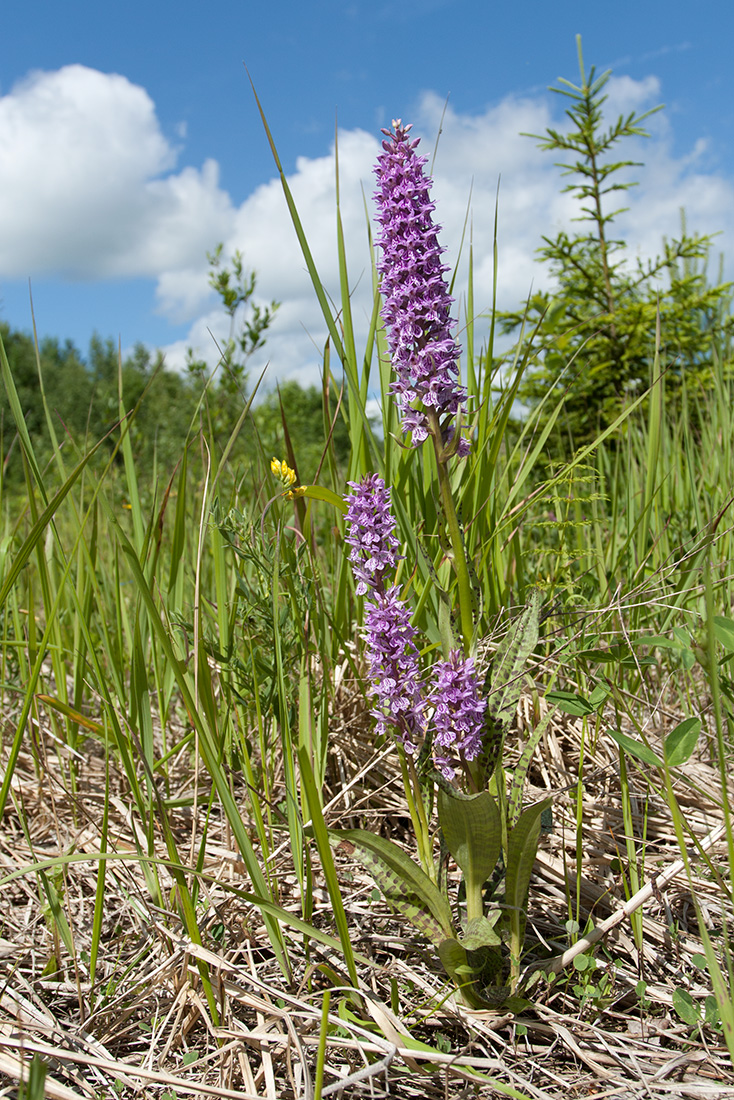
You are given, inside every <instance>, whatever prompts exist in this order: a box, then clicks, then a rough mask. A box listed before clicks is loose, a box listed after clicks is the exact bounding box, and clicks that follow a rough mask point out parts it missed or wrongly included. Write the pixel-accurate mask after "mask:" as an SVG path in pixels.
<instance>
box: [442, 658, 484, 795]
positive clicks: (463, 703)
mask: <svg viewBox="0 0 734 1100" xmlns="http://www.w3.org/2000/svg"><path fill="white" fill-rule="evenodd" d="M434 672H435V673H436V682H435V684H434V687H433V690H432V691H431V693H430V697H429V700H428V701H429V704H430V705H432V706H433V707H434V712H433V728H434V735H433V759H434V761H435V763H436V767H437V768H439V770H440V771H441V773H442V774H443V776H444V777H445V778H446V779H453V778H454V775H455V774H456V770H457V766H458V763H459V762H460V761H461V760H476V758H477V756H479V753H480V752H481V749H482V732H483V728H484V712H485V711H486V709H487V700H486V699H483V698H482V696H481V694H480V691H479V684H478V682H477V675H476V671H475V668H474V661H473V660H472V658H471V657H469V658H466V657H464V655H463V654H462V652H461V650H459V649H453V650H452V651H451V653H450V654H449V659H448V661H440V662H439V663H438V664H437V665H436V667H435V670H434Z"/></svg>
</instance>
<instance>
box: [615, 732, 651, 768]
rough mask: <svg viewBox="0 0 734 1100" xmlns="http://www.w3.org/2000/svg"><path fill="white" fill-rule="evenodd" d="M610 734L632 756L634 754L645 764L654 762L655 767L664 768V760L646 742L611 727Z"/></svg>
mask: <svg viewBox="0 0 734 1100" xmlns="http://www.w3.org/2000/svg"><path fill="white" fill-rule="evenodd" d="M609 736H610V737H611V738H612V740H613V741H616V742H617V744H618V745H619V747H620V748H621V749H624V751H625V752H626V753H628V754H629V755H630V756H634V757H635V759H636V760H640V761H641V762H642V763H643V764H652V766H653V767H654V768H662V766H663V764H662V761H661V760H659V759H658V757H657V756H656V755H655V753H654V752H653V751H652V749H650V748H648V746H647V745H645V744H644V742H642V741H635V739H634V738H633V737H628V736H627V734H626V733H622V731H621V730H612V729H610V730H609Z"/></svg>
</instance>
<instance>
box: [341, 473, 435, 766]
mask: <svg viewBox="0 0 734 1100" xmlns="http://www.w3.org/2000/svg"><path fill="white" fill-rule="evenodd" d="M349 488H350V489H352V492H351V493H350V494H349V495H348V496H347V497H345V500H346V502H347V505H348V507H347V513H346V517H345V518H346V524H347V534H346V536H345V541H346V542H347V543H348V545H349V546H350V547H351V550H350V551H349V560H350V561H351V563H352V570H353V572H354V576H355V578H356V580H357V595H359V596H362V595H365V594H366V593H369V595H370V599H369V600H368V601H367V602H366V603H365V629H364V638H365V641H366V643H367V661H368V665H369V679H370V681H371V686H370V693H371V694H372V696H373V697H374V698H375V699H376V700H377V706H376V708H375V710H373V712H372V713H373V715H374V717H375V718H376V719H377V732H378V733H384V732H385V731H386V730H387V729H388V728H389V727H391V726H392V727H393V729H394V732H396V733H397V734H398V736H399V737H400V739H401V740H402V742H403V745H404V746H405V749H406V751H407V752H411V753H412V752H414V751H415V739H416V736H417V735H420V734H422V715H423V709H424V704H423V700H422V698H421V688H420V672H419V668H418V650H417V649H416V646H415V640H414V639H415V630H414V629H413V626H412V625H411V622H410V609H409V608H408V606H407V604H406V603H405V601H404V600H401V599H400V597H399V595H398V592H399V589H398V587H397V585H394V586H393V587H391V588H389V589H388V590H387V591H386V590H385V578H384V576H383V574H384V573H385V570H387V569H394V568H395V566H396V565H397V563H398V561H399V555H398V550H399V549H400V543H399V542H398V540H397V538H396V537H395V520H394V519H393V517H392V513H391V512H390V490H389V489H388V488H386V487H385V482H384V481H383V480H382V478H381V477H379V476H378V475H377V474H368V475H367V476H366V477H364V478H363V479H362V481H360V482H354V481H350V482H349Z"/></svg>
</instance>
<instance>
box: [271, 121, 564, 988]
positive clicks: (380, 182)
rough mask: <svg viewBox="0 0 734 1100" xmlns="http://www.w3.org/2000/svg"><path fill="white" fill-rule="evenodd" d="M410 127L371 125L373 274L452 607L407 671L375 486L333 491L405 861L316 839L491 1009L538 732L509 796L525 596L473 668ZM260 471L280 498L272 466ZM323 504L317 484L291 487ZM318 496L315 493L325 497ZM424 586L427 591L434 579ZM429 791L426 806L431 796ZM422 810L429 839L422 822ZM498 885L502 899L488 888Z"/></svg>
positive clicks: (430, 252)
mask: <svg viewBox="0 0 734 1100" xmlns="http://www.w3.org/2000/svg"><path fill="white" fill-rule="evenodd" d="M410 129H411V127H410V126H403V125H402V123H401V122H400V121H397V122H393V129H392V130H385V131H383V133H384V135H385V140H384V142H383V151H382V154H381V155H380V157H379V158H378V163H377V167H376V170H375V171H376V175H377V192H376V195H375V198H376V203H377V219H378V222H379V225H380V230H381V231H380V234H379V236H378V237H377V245H378V246H379V248H380V250H381V256H380V259H379V261H378V264H377V268H378V272H379V274H380V277H381V293H382V300H383V305H382V319H383V321H384V324H385V328H386V332H387V339H388V348H389V352H390V357H391V366H392V371H393V381H392V384H391V387H390V393H391V395H392V396H393V397H394V399H395V400H396V402H397V406H398V410H399V414H400V421H401V426H402V431H403V434H404V436H405V438H406V446H409V447H412V448H420V447H423V446H430V447H432V449H433V452H434V455H435V460H436V469H437V472H438V491H439V496H440V501H441V509H442V516H443V523H444V525H445V539H444V540H443V542H444V546H445V552H446V555H447V557H448V558H449V560H450V562H451V568H452V571H453V574H454V577H455V585H454V586H453V588H452V591H451V592H447V593H442V597H443V600H444V603H447V604H452V603H456V604H458V606H456V607H455V612H456V613H455V614H454V615H453V621H454V623H455V624H456V625H455V626H452V616H451V615H449V616H445V621H443V622H442V623H441V630H440V633H441V638H442V649H443V652H442V656H441V659H440V660H438V661H435V662H434V663H433V665H432V667H430V668H429V669H427V670H426V669H423V668H422V667H421V652H420V649H419V643H420V638H419V637H418V635H417V631H416V629H415V628H414V626H413V625H412V622H411V611H410V607H409V605H408V603H407V601H406V599H405V597H404V595H403V593H402V592H401V588H400V585H399V584H397V583H396V582H395V576H394V574H395V571H396V569H397V567H398V563H399V560H400V557H399V550H400V543H399V540H398V538H397V536H396V524H395V520H394V518H393V515H392V513H391V488H390V487H389V486H387V485H385V483H384V481H383V480H382V478H381V477H380V476H378V475H377V474H375V473H372V474H368V475H366V476H365V477H364V478H363V479H362V480H361V481H359V482H349V489H350V492H349V493H348V494H347V496H346V497H345V498H344V501H343V502H342V501H334V503H338V504H339V506H340V507H341V509H342V511H344V512H345V519H346V536H345V539H346V543H347V545H348V546H349V560H350V563H351V567H352V572H353V576H354V580H355V582H356V594H357V596H360V597H364V631H363V636H364V643H365V653H366V660H367V678H368V680H369V693H370V695H371V698H372V701H373V709H372V715H373V716H374V719H375V724H376V733H377V734H378V735H380V736H385V735H388V736H392V737H393V738H394V739H395V743H396V746H397V751H398V754H399V758H400V763H401V769H402V775H403V782H404V787H405V793H406V797H407V801H408V805H409V808H410V814H411V819H412V822H413V826H414V830H415V835H416V841H417V847H418V854H419V858H420V866H418V865H417V864H415V863H413V861H412V860H410V858H409V857H408V856H407V855H406V853H405V852H404V850H403V849H402V848H400V847H399V846H398V845H396V844H394V843H392V842H391V841H389V840H386V839H384V838H382V837H379V836H375V835H373V834H371V833H369V832H367V831H365V830H359V829H350V830H332V831H331V840H332V842H333V843H334V844H335V845H336V846H338V847H340V848H341V849H342V850H343V851H346V852H348V853H349V854H350V855H351V856H353V857H354V858H356V859H358V860H360V861H361V862H362V863H363V865H364V866H365V867H366V868H367V869H368V871H369V872H370V874H371V875H372V877H373V878H374V880H375V882H376V883H377V885H378V886H379V888H380V889H381V891H382V892H383V894H384V896H385V897H386V899H387V900H388V901H389V902H390V904H391V905H392V906H393V907H394V908H396V909H397V910H398V911H399V912H401V913H403V914H404V915H406V916H407V917H409V918H410V919H411V920H412V921H413V923H414V924H415V925H416V926H417V927H418V928H419V929H420V930H421V932H423V933H424V934H425V935H426V936H427V937H428V938H429V939H430V940H431V941H432V942H433V943H434V945H435V947H436V949H437V951H438V954H439V957H440V959H441V962H442V964H443V966H444V968H445V970H446V971H447V973H448V974H449V975H450V977H451V978H452V979H453V981H454V982H455V984H456V986H457V989H458V990H459V991H460V993H461V995H462V997H463V999H464V1001H465V1003H467V1004H469V1005H472V1006H475V1007H476V1006H482V1005H486V1004H487V1003H497V1002H498V1001H502V1000H504V1001H506V1000H507V998H508V996H509V997H511V996H512V995H514V994H515V993H516V991H517V987H518V982H519V976H520V969H519V968H520V957H521V951H522V946H523V940H524V930H525V921H526V911H527V895H528V886H529V881H530V875H531V872H532V867H533V863H534V860H535V854H536V851H537V844H538V838H539V833H540V825H541V813H542V811H543V809H544V808H545V806H546V803H542V804H536V805H534V806H531V807H529V808H526V809H523V807H522V790H523V785H524V784H523V779H524V776H525V774H526V772H527V766H528V763H529V759H530V755H531V754H532V752H533V750H534V748H535V745H536V744H537V742H538V740H539V737H540V734H541V729H540V727H539V728H538V729H537V730H536V731H535V733H534V734H533V736H532V737H531V738H530V741H529V742H528V744H527V745H526V746H525V751H524V753H523V755H522V758H521V760H520V763H519V764H518V766H517V767H516V769H515V773H514V777H513V782H512V784H511V787H510V790H509V793H508V791H507V789H506V780H505V775H504V771H503V768H502V746H503V740H504V734H505V731H506V729H507V728H508V726H509V724H510V722H511V720H512V717H513V715H514V711H515V708H516V704H517V699H518V696H519V693H520V690H521V685H522V681H523V666H524V663H525V661H526V659H527V656H528V655H529V653H530V652H531V651H532V649H533V648H534V646H535V644H536V641H537V637H538V610H539V608H538V601H537V599H533V600H532V601H531V603H530V605H529V607H528V608H527V609H526V611H525V612H524V614H523V615H522V616H521V618H520V620H519V621H518V622H517V623H516V624H515V625H514V627H513V628H512V629H511V630H510V631H509V633H508V634H507V636H506V638H505V640H504V642H503V644H502V645H501V646H500V648H499V649H498V650H497V652H496V653H495V656H494V661H493V666H492V672H491V675H488V676H483V675H482V673H481V672H480V667H479V663H478V661H477V651H478V641H479V640H478V638H477V637H476V629H475V623H476V619H477V614H476V607H475V597H474V591H473V587H472V584H471V572H470V563H469V562H468V561H467V556H466V552H465V542H464V538H463V532H462V528H461V523H460V520H459V516H458V514H457V509H456V506H455V502H454V496H453V493H452V487H451V486H452V478H453V473H452V471H453V465H454V464H455V463H458V462H462V461H464V460H466V458H467V457H468V456H469V455H470V452H471V431H470V429H469V427H468V425H467V393H466V390H465V389H464V388H463V387H462V386H461V385H460V381H459V358H460V355H461V348H460V347H459V345H458V343H457V341H456V336H455V330H456V321H455V320H454V319H453V318H452V316H451V305H452V298H451V297H450V294H449V291H448V286H447V283H446V278H445V276H446V271H447V267H446V265H445V264H443V263H442V262H441V256H442V253H443V249H442V247H441V245H440V244H439V241H438V232H439V228H440V227H439V226H438V225H436V224H435V223H434V221H433V212H434V209H435V204H434V202H433V201H432V200H431V197H430V191H431V182H432V181H431V179H430V177H429V176H428V175H427V174H426V172H425V165H426V158H425V157H422V156H419V155H418V153H417V152H416V149H417V146H418V144H419V140H418V139H414V138H412V137H411V136H410ZM273 462H274V466H273V470H274V472H275V473H276V474H278V476H279V477H280V479H281V481H282V483H283V485H284V487H285V488H287V489H288V490H289V491H290V490H292V481H291V480H290V479H289V478H288V473H287V467H286V468H285V470H284V469H283V465H284V464H281V466H279V467H278V468H277V469H276V464H277V460H276V459H274V460H273ZM300 491H301V492H304V493H305V494H306V495H308V496H314V497H316V498H319V499H328V497H327V496H325V495H324V490H323V489H319V488H318V487H315V486H314V487H307V488H305V489H303V488H302V489H301V490H300ZM330 495H331V494H330ZM436 583H437V581H436ZM436 792H437V799H436ZM434 801H437V804H438V822H439V828H438V830H437V831H436V830H433V829H432V827H431V817H432V812H433V806H434ZM449 856H450V857H452V858H453V859H454V861H455V862H456V864H457V866H458V868H459V869H460V871H461V874H462V881H463V890H462V892H463V896H464V897H465V908H463V910H462V911H461V912H460V916H459V919H458V922H457V921H456V920H455V919H454V914H453V911H452V905H451V900H450V895H449V877H448V875H447V874H446V865H447V859H448V857H449ZM503 879H504V894H503V895H502V894H501V891H500V886H501V882H502V880H503Z"/></svg>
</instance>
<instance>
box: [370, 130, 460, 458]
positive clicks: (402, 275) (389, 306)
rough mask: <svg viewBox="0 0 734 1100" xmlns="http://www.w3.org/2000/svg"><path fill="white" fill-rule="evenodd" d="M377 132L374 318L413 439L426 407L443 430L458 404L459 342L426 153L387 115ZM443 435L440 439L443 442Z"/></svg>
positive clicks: (421, 428) (419, 436)
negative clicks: (378, 252) (388, 125)
mask: <svg viewBox="0 0 734 1100" xmlns="http://www.w3.org/2000/svg"><path fill="white" fill-rule="evenodd" d="M393 129H394V132H393V130H383V131H382V132H383V134H385V137H386V138H387V139H388V140H386V141H383V143H382V148H383V152H382V153H381V155H380V156H379V158H378V161H377V167H376V168H375V173H376V175H377V183H378V189H377V191H376V193H375V199H376V201H377V219H378V221H379V223H380V225H381V226H382V233H381V234H380V236H379V237H378V238H377V244H378V245H379V246H380V247H381V249H382V259H381V260H380V262H379V264H378V269H379V271H380V273H381V275H382V295H383V301H384V306H383V310H382V317H383V320H384V322H385V325H386V327H387V331H388V344H389V348H390V354H391V356H392V363H393V369H394V371H395V380H394V382H393V383H392V386H391V392H392V393H394V394H395V395H396V397H397V399H398V405H399V407H400V414H401V422H402V427H403V431H404V432H412V433H413V435H412V438H413V444H414V445H417V444H419V443H421V442H422V441H423V440H424V439H426V438H427V436H428V427H429V422H428V417H427V416H426V411H425V410H426V409H435V411H436V414H437V415H438V417H439V419H441V418H443V422H442V424H441V430H442V433H443V434H444V436H445V432H446V430H447V427H448V425H447V423H446V422H447V421H448V420H450V419H451V418H452V417H454V416H456V415H457V414H458V413H460V412H461V410H462V409H463V407H464V406H465V404H466V390H465V389H464V388H463V387H461V386H460V385H459V384H458V366H457V360H458V358H459V356H460V354H461V348H460V347H459V345H458V344H457V342H456V340H455V338H454V335H453V331H454V328H455V325H456V322H455V321H453V320H452V319H451V314H450V310H451V303H452V298H451V297H450V295H449V292H448V288H447V286H446V280H445V278H444V275H445V272H446V271H447V270H448V268H447V267H446V265H445V264H442V263H441V253H442V252H443V251H444V250H443V249H442V248H441V246H440V245H439V243H438V230H439V228H440V227H439V226H437V225H434V222H433V218H432V216H431V215H432V213H433V211H434V210H435V203H433V202H432V201H431V198H430V188H431V183H432V180H431V178H430V176H427V175H426V174H425V173H424V171H423V169H424V165H425V164H426V160H427V158H426V157H421V156H418V154H417V153H416V151H415V150H416V146H417V145H418V142H419V140H420V139H411V138H410V137H409V136H408V132H409V130H410V126H403V125H402V123H401V122H400V120H399V119H398V120H397V121H393ZM445 442H446V439H445V438H444V443H445ZM468 451H469V441H468V440H467V439H463V438H462V439H460V440H459V441H458V445H457V453H458V454H460V455H461V454H467V453H468Z"/></svg>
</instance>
